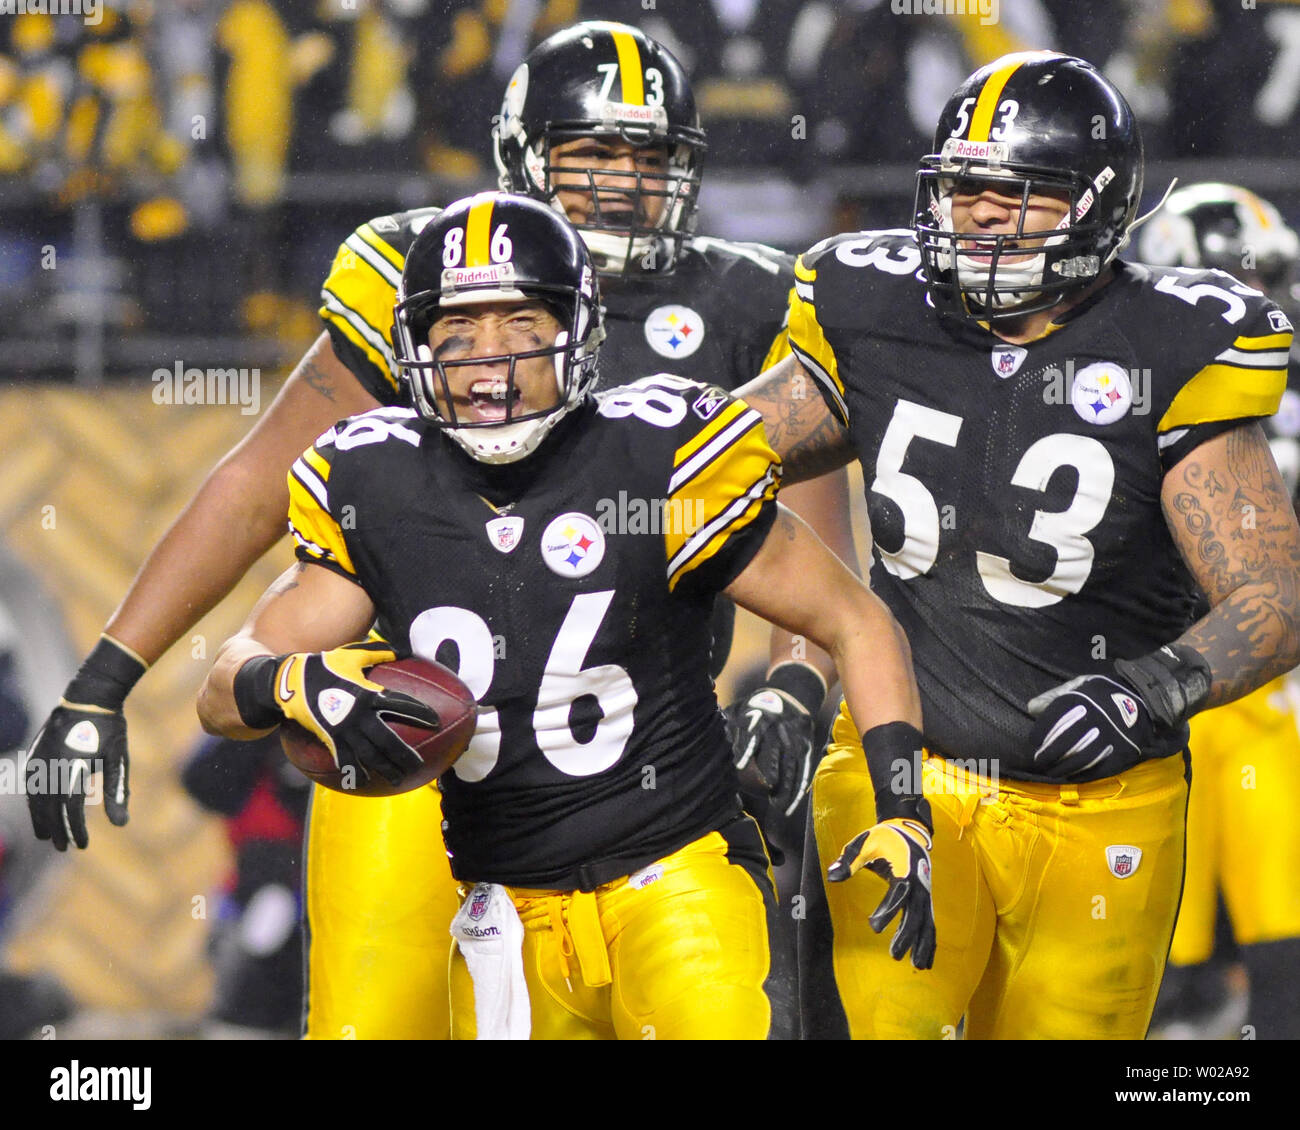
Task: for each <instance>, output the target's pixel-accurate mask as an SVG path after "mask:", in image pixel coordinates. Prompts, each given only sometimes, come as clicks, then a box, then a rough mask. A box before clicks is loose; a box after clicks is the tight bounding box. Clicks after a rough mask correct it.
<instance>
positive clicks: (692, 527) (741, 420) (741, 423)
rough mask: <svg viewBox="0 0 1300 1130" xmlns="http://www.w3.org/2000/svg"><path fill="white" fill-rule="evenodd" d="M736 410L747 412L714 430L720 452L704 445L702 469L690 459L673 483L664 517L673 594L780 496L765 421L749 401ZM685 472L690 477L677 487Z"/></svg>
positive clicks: (777, 461) (778, 464)
mask: <svg viewBox="0 0 1300 1130" xmlns="http://www.w3.org/2000/svg"><path fill="white" fill-rule="evenodd" d="M734 407H738V408H739V409H740V410H741V411H740V412H739V413H738V414H736V415H733V416H731V418H730V419H729V420H728V421H726V422H725V423H724V424H723V426H722V427H720V428H719V427H711V428H709V429H708V431H709V437H708V440H709V443H716V444H717V446H718V450H717V451H716V452H713V453H710V451H709V443H705V444H704V445H702V446H699V447H698V448H697V451H696V453H695V456H694V457H693V458H699V457H700V456H704V457H705V458H704V459H703V460H702V461H701V464H700V466H699V467H690V466H689V464H690V463H691V459H690V458H688V459H687V460H685V461H684V462H682V463H681V464H680V466H679V467H678V468H677V470H676V472H675V474H674V479H673V481H670V483H669V487H670V493H669V496H668V505H667V507H666V509H665V515H664V527H665V528H664V552H665V555H666V559H667V564H668V588H669V591H672V590H673V589H675V588H676V587H677V583H678V582H679V581H680V580H681V579H682V577H683V576H685V575H686V574H687V573H689V572H690V571H691V570H692V569H697V568H699V567H700V566H701V565H702V564H704V562H706V561H708V560H709V559H710V558H712V557H714V556H715V555H716V554H718V553H719V552H720V551H721V550H722V549H723V547H724V546H726V544H727V543H728V541H730V540H731V538H732V537H733V536H734V535H735V534H736V533H737V532H738V531H739V530H743V529H744V528H745V527H746V526H748V525H749V524H750V523H751V522H752V521H754V519H755V518H757V517H758V515H759V514H760V513H761V512H762V509H763V504H764V503H765V502H767V501H768V500H769V499H772V498H775V497H776V491H777V487H778V486H779V485H780V481H781V460H780V457H779V456H778V455H777V454H776V452H775V451H773V450H772V446H771V444H769V443H768V441H767V433H766V432H765V431H764V429H763V418H762V416H760V415H759V414H758V413H757V412H755V411H754V410H753V409H752V408H750V407H749V406H748V405H746V404H744V403H743V402H738V403H737V404H736V405H735V406H734ZM720 422H721V417H720ZM733 433H734V434H733ZM683 472H684V473H685V476H686V477H685V478H684V479H681V481H680V483H679V484H678V485H677V486H676V489H672V488H673V484H674V482H676V481H677V480H678V479H679V478H681V474H682V473H683Z"/></svg>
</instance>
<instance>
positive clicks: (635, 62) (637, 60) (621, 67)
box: [610, 28, 645, 106]
mask: <svg viewBox="0 0 1300 1130" xmlns="http://www.w3.org/2000/svg"><path fill="white" fill-rule="evenodd" d="M610 35H612V36H613V37H614V47H615V49H616V50H617V51H618V77H619V79H620V81H621V83H622V86H623V101H624V102H626V103H628V105H630V106H644V105H645V79H644V77H643V76H642V74H641V53H640V52H639V51H638V50H637V47H636V40H635V39H633V38H632V36H631V35H630V34H629V33H628V32H626V31H615V30H613V29H612V28H611V29H610Z"/></svg>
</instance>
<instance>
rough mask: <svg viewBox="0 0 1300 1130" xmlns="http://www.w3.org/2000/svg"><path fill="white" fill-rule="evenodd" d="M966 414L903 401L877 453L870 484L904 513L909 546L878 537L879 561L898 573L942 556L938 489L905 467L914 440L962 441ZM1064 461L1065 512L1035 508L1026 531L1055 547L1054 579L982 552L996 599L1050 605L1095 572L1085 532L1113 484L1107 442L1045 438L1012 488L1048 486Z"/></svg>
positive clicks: (916, 571) (980, 567)
mask: <svg viewBox="0 0 1300 1130" xmlns="http://www.w3.org/2000/svg"><path fill="white" fill-rule="evenodd" d="M961 425H962V418H961V417H960V416H954V415H952V414H951V413H949V412H940V411H938V410H937V409H934V408H927V407H925V406H924V405H921V404H914V403H912V402H911V401H909V400H902V399H900V400H899V401H898V403H897V404H896V405H895V406H894V415H893V417H892V418H891V419H890V421H889V426H888V427H887V428H886V429H885V434H884V437H883V438H882V439H881V443H880V453H879V455H878V456H877V458H876V477H875V479H874V481H873V482H872V484H871V490H872V491H873V492H874V493H876V494H880V495H883V496H884V497H885V498H887V499H889V500H890V501H891V502H893V503H894V504H895V505H896V506H897V507H898V508H899V509H900V510H901V511H902V514H903V544H902V545H901V546H900V547H899V548H898V549H896V550H888V549H886V548H885V547H884V546H882V545H881V544H880V542H879V541H877V542H876V549H877V550H878V551H879V553H880V557H881V562H882V564H883V565H884V566H885V568H886V569H888V570H889V571H890V572H891V573H893V574H894V575H895V576H898V577H902V578H903V579H904V580H910V579H911V578H913V577H919V576H921V575H922V574H924V573H927V572H929V570H930V569H931V568H933V566H934V563H935V561H936V560H938V556H939V508H938V506H937V505H936V503H935V500H934V495H933V494H931V493H930V491H929V489H928V488H927V487H926V486H925V484H924V483H922V482H921V480H920V479H918V478H917V477H916V476H915V475H908V474H906V473H904V472H903V470H902V466H903V460H904V458H906V456H907V451H908V448H909V447H910V446H911V444H912V442H913V440H916V439H921V440H928V441H929V442H931V443H939V444H943V445H944V446H945V447H955V446H956V445H957V434H958V432H959V431H960V430H961ZM1060 467H1073V468H1074V469H1075V470H1076V471H1077V472H1078V486H1077V487H1076V488H1075V493H1074V497H1073V498H1072V499H1071V500H1070V505H1069V506H1068V507H1067V508H1066V509H1065V510H1060V511H1050V510H1035V511H1034V517H1033V521H1032V522H1031V524H1030V527H1029V531H1028V534H1027V536H1028V537H1029V539H1030V540H1031V541H1037V542H1042V543H1044V544H1046V545H1050V546H1051V547H1052V548H1053V549H1054V550H1055V551H1056V565H1055V567H1054V568H1053V570H1052V573H1051V575H1050V576H1049V577H1047V578H1045V579H1044V580H1041V581H1026V580H1023V579H1022V578H1020V577H1017V576H1016V575H1015V574H1014V573H1013V572H1012V571H1011V562H1010V561H1009V560H1008V559H1007V558H1005V557H999V556H998V555H996V554H993V553H986V552H984V551H983V550H977V551H976V554H975V563H976V569H977V571H978V572H979V576H980V580H981V581H982V582H983V583H984V587H985V588H986V589H987V590H988V592H989V594H990V595H991V596H992V597H994V599H996V600H999V601H1001V602H1002V603H1003V604H1010V605H1014V606H1016V607H1018V608H1044V607H1046V606H1047V605H1049V604H1055V603H1056V602H1057V601H1059V600H1062V599H1064V598H1065V597H1066V596H1068V595H1070V594H1071V593H1076V592H1078V591H1079V590H1080V589H1082V588H1083V586H1084V584H1085V583H1086V582H1087V580H1088V574H1089V573H1090V572H1091V571H1092V561H1093V546H1092V542H1090V541H1089V540H1088V539H1087V537H1086V536H1085V535H1086V534H1087V533H1089V532H1090V531H1091V530H1092V529H1093V528H1095V527H1096V525H1097V524H1098V523H1099V522H1100V521H1101V519H1102V517H1103V516H1104V515H1105V513H1106V507H1107V506H1108V505H1109V504H1110V497H1111V490H1112V488H1113V487H1114V485H1115V464H1114V462H1113V461H1112V460H1111V457H1110V453H1109V452H1108V451H1107V450H1106V448H1105V446H1104V445H1102V444H1101V443H1099V442H1098V441H1097V440H1095V439H1092V438H1090V437H1088V436H1080V435H1074V434H1071V433H1062V434H1058V435H1050V436H1044V437H1043V438H1042V439H1040V440H1038V441H1037V442H1036V443H1033V444H1031V445H1030V447H1029V449H1028V450H1027V451H1026V452H1025V453H1024V455H1022V456H1021V457H1020V461H1019V463H1017V465H1016V469H1015V471H1014V472H1013V474H1012V476H1011V483H1010V485H1011V486H1017V487H1025V488H1026V489H1029V490H1036V491H1040V492H1041V491H1045V490H1046V489H1047V485H1048V483H1049V482H1050V480H1051V478H1052V475H1053V474H1054V473H1055V472H1056V470H1057V469H1058V468H1060Z"/></svg>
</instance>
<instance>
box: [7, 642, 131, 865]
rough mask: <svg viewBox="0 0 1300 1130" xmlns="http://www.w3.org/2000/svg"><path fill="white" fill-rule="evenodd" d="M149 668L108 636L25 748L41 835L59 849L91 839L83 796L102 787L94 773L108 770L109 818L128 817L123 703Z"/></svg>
mask: <svg viewBox="0 0 1300 1130" xmlns="http://www.w3.org/2000/svg"><path fill="white" fill-rule="evenodd" d="M146 670H148V665H147V664H146V663H145V662H144V661H143V660H142V659H140V658H139V657H138V656H136V655H135V654H133V653H132V652H129V651H127V650H126V649H125V648H124V647H123V646H122V645H121V644H119V643H117V642H116V641H115V640H112V639H110V638H109V637H108V636H103V637H101V639H100V641H99V643H98V644H96V645H95V649H94V650H93V651H92V652H91V653H90V655H89V656H87V657H86V661H85V663H83V664H82V665H81V669H80V670H79V671H78V672H77V674H76V676H75V677H74V678H73V680H72V682H70V683H69V684H68V687H67V690H65V691H64V692H63V698H62V699H61V700H60V702H59V705H58V706H56V707H55V708H54V710H53V711H52V712H51V713H50V716H49V718H48V719H46V721H45V725H44V726H42V727H41V729H40V732H39V733H38V734H37V735H36V738H35V740H34V741H33V742H32V745H31V748H30V749H29V750H28V752H27V763H26V768H25V770H24V777H25V787H26V790H27V810H28V812H29V813H30V814H31V818H32V831H34V832H35V833H36V838H37V839H38V840H50V841H51V842H52V843H53V844H54V846H55V847H56V848H57V849H58V850H59V851H67V850H68V841H69V839H71V840H72V842H73V843H75V844H76V845H77V847H79V848H84V847H86V845H87V844H89V843H90V835H89V833H88V832H87V830H86V800H87V799H88V798H89V799H90V801H91V803H94V802H95V800H96V798H97V796H98V795H99V794H97V793H95V792H93V791H92V790H91V789H90V786H91V784H92V782H91V776H92V775H93V774H95V773H102V774H103V776H102V777H101V778H100V783H101V787H102V789H103V800H104V811H105V813H107V815H108V819H109V822H110V823H111V824H115V825H117V826H118V827H121V826H122V825H123V824H125V823H126V821H127V811H126V805H127V798H128V797H129V796H130V793H131V790H130V788H129V787H128V783H127V770H128V767H129V758H128V756H127V749H126V718H125V717H124V716H123V714H122V704H123V703H124V702H125V701H126V696H127V695H128V694H130V693H131V688H132V687H134V686H135V684H136V682H137V681H138V680H139V678H140V676H141V675H143V674H144V673H145V671H146Z"/></svg>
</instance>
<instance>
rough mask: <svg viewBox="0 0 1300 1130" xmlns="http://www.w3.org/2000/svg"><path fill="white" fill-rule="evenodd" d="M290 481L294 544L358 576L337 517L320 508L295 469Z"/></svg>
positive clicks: (310, 461) (309, 461)
mask: <svg viewBox="0 0 1300 1130" xmlns="http://www.w3.org/2000/svg"><path fill="white" fill-rule="evenodd" d="M301 462H307V463H309V464H310V465H311V466H313V467H314V466H315V465H316V464H315V462H314V461H312V460H308V459H307V458H306V456H304V457H303V458H302V459H300V460H299V463H301ZM296 466H297V464H295V467H296ZM309 477H310V476H308V478H309ZM288 479H289V532H290V533H291V534H293V538H294V541H296V542H297V543H298V545H299V546H300V547H301V548H302V549H303V551H304V552H306V553H307V555H308V556H310V557H314V558H316V560H318V561H332V562H335V563H337V564H338V565H341V566H342V567H343V568H344V569H345V570H346V571H347V572H349V573H351V574H353V575H354V576H355V575H356V568H355V567H354V566H353V564H352V557H351V555H350V554H349V553H348V547H347V545H346V543H345V542H344V540H343V531H342V529H340V528H339V524H338V523H337V522H336V521H335V520H334V516H333V515H332V514H330V513H329V511H327V510H326V509H324V507H322V506H321V504H320V501H319V500H318V499H317V498H316V495H315V494H313V493H312V490H311V489H309V487H308V486H307V485H306V481H305V480H304V479H300V478H299V476H298V474H297V473H295V470H294V469H293V468H291V469H290V470H289V475H288Z"/></svg>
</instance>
